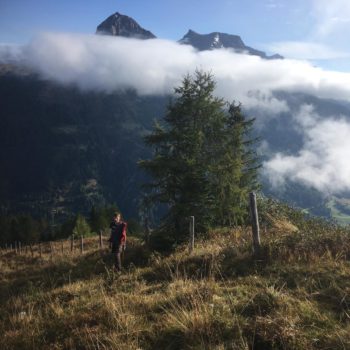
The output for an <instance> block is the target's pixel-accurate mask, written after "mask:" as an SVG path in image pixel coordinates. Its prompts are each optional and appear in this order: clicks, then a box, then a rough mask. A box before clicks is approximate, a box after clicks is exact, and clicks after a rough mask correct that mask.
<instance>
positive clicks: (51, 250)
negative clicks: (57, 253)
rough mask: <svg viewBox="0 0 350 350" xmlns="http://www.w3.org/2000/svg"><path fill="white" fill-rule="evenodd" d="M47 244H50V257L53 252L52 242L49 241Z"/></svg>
mask: <svg viewBox="0 0 350 350" xmlns="http://www.w3.org/2000/svg"><path fill="white" fill-rule="evenodd" d="M49 245H50V255H51V258H52V256H53V254H54V248H53V243H52V242H51V241H50V244H49Z"/></svg>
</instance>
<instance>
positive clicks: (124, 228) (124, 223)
mask: <svg viewBox="0 0 350 350" xmlns="http://www.w3.org/2000/svg"><path fill="white" fill-rule="evenodd" d="M127 227H128V224H127V223H126V222H123V230H122V236H121V238H120V242H121V243H123V244H125V243H126V229H127Z"/></svg>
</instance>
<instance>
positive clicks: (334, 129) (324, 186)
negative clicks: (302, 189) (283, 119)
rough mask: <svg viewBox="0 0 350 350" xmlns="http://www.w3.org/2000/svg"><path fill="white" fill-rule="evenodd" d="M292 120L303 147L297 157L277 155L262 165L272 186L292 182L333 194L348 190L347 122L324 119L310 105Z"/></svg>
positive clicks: (349, 141) (349, 134) (349, 129)
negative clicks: (302, 134)
mask: <svg viewBox="0 0 350 350" xmlns="http://www.w3.org/2000/svg"><path fill="white" fill-rule="evenodd" d="M294 119H295V122H296V126H299V127H300V131H301V130H303V133H304V139H305V141H304V145H303V147H302V149H301V150H300V151H299V152H298V154H297V155H288V154H283V153H278V154H276V155H274V156H273V157H272V158H271V159H270V160H269V161H267V162H265V164H264V170H265V175H267V177H268V178H269V179H270V181H271V183H272V184H273V185H274V186H278V187H280V186H283V184H284V183H285V181H286V180H292V181H295V182H300V183H303V184H305V185H307V186H311V187H314V188H316V189H318V190H319V191H321V192H324V193H333V194H334V193H341V192H343V191H346V190H350V163H349V158H350V121H349V120H346V119H345V118H344V117H337V118H336V117H333V118H332V117H329V118H327V119H324V118H322V117H320V116H319V115H318V114H317V113H316V112H315V111H314V109H313V107H312V106H311V105H304V106H302V107H301V108H300V111H299V113H298V114H297V115H296V116H295V118H294Z"/></svg>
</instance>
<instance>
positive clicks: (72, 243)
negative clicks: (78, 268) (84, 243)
mask: <svg viewBox="0 0 350 350" xmlns="http://www.w3.org/2000/svg"><path fill="white" fill-rule="evenodd" d="M73 250H74V234H72V239H71V242H70V251H71V252H73Z"/></svg>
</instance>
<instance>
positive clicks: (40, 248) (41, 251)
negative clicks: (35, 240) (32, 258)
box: [39, 242, 43, 258]
mask: <svg viewBox="0 0 350 350" xmlns="http://www.w3.org/2000/svg"><path fill="white" fill-rule="evenodd" d="M42 254H43V250H42V247H41V242H39V255H40V258H41V257H42Z"/></svg>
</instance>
